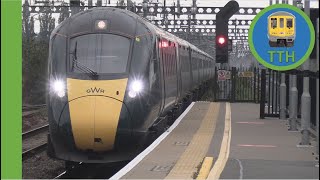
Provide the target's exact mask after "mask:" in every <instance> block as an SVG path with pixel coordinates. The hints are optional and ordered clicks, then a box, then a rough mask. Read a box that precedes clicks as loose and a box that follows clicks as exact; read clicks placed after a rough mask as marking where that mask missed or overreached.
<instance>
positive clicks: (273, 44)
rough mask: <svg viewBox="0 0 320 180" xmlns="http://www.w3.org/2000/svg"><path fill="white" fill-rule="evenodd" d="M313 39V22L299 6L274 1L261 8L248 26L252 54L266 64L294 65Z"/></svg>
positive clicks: (274, 66) (283, 67) (282, 67)
mask: <svg viewBox="0 0 320 180" xmlns="http://www.w3.org/2000/svg"><path fill="white" fill-rule="evenodd" d="M314 41H315V33H314V28H313V25H312V23H311V21H310V19H309V17H308V16H306V14H305V13H304V12H303V11H301V10H300V9H298V8H296V7H294V6H291V5H287V4H276V5H272V6H269V7H267V8H265V9H264V10H262V11H261V12H260V13H259V14H258V15H257V16H256V17H255V18H254V20H253V22H252V24H251V26H250V30H249V45H250V50H251V52H252V54H253V55H254V56H255V58H256V59H257V60H258V61H259V62H260V63H261V64H262V65H264V66H265V67H267V68H270V69H274V70H280V71H285V70H290V69H295V68H297V67H298V66H300V65H301V64H303V63H304V62H305V61H306V60H307V59H308V57H309V56H310V54H311V52H312V50H313V47H314Z"/></svg>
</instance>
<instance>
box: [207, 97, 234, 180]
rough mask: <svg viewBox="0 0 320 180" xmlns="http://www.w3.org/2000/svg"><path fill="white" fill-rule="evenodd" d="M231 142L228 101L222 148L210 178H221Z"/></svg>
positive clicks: (211, 179)
mask: <svg viewBox="0 0 320 180" xmlns="http://www.w3.org/2000/svg"><path fill="white" fill-rule="evenodd" d="M230 142H231V107H230V103H226V116H225V127H224V134H223V138H222V143H221V148H220V153H219V157H218V159H217V162H216V163H215V164H214V166H213V168H212V169H211V171H210V173H209V176H208V179H210V180H213V179H214V180H215V179H219V178H220V175H221V173H222V171H223V169H224V167H225V165H226V163H227V160H228V158H229V153H230Z"/></svg>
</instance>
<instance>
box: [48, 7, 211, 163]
mask: <svg viewBox="0 0 320 180" xmlns="http://www.w3.org/2000/svg"><path fill="white" fill-rule="evenodd" d="M214 67H215V61H214V59H213V58H212V57H210V56H209V55H208V54H206V53H205V52H203V51H201V50H199V49H198V48H196V47H195V46H193V45H192V44H190V43H188V42H187V41H184V40H182V39H180V38H178V37H176V36H174V35H172V34H170V33H168V32H165V31H163V30H162V29H160V28H158V27H156V26H155V25H153V24H151V23H150V22H148V21H147V20H145V19H143V18H141V17H140V16H138V15H136V14H134V13H132V12H130V11H126V10H122V9H117V8H93V9H89V10H87V11H84V12H80V13H78V14H76V15H74V16H71V17H70V18H68V19H66V20H65V21H64V22H62V23H61V24H59V26H58V27H56V28H55V29H54V31H53V32H52V34H51V37H50V47H49V58H48V76H49V77H48V78H49V82H50V83H49V86H48V92H49V93H48V96H47V106H48V118H49V135H48V155H49V156H50V157H53V158H58V159H62V160H65V161H66V162H85V163H109V162H117V161H123V160H129V159H132V158H134V157H135V156H136V155H137V153H139V152H141V150H142V149H143V147H144V144H145V143H146V140H147V137H148V136H149V135H150V133H151V132H152V131H153V130H152V129H156V128H154V127H156V126H157V124H161V123H159V122H160V121H161V120H163V117H167V116H166V115H167V114H168V113H169V112H171V111H172V109H173V108H175V107H179V105H180V104H181V102H182V101H183V100H185V99H186V98H187V97H190V94H192V93H195V92H196V91H197V89H199V87H201V86H202V85H203V84H205V83H206V82H208V81H209V80H211V79H212V78H213V77H214Z"/></svg>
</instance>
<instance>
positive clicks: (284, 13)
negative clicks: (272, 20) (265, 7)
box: [269, 11, 294, 17]
mask: <svg viewBox="0 0 320 180" xmlns="http://www.w3.org/2000/svg"><path fill="white" fill-rule="evenodd" d="M288 15H289V16H293V17H294V15H293V14H291V13H288V12H285V11H278V12H274V13H272V14H270V16H288ZM270 16H269V17H270Z"/></svg>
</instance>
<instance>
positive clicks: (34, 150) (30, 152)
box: [22, 124, 49, 160]
mask: <svg viewBox="0 0 320 180" xmlns="http://www.w3.org/2000/svg"><path fill="white" fill-rule="evenodd" d="M48 130H49V125H48V124H47V125H44V126H41V127H39V128H36V129H33V130H30V131H27V132H25V133H22V140H23V141H27V140H29V139H31V138H33V137H36V136H39V135H43V134H45V135H46V133H47V132H48ZM43 136H44V135H43ZM45 137H46V136H45ZM45 137H44V138H45ZM40 139H41V140H43V138H40ZM33 143H34V142H33ZM46 148H47V142H46V141H45V142H41V143H37V145H35V146H32V147H31V148H28V149H27V150H24V151H23V152H22V160H25V159H28V158H30V157H32V156H34V155H35V154H38V153H40V152H43V151H44V150H46Z"/></svg>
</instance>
